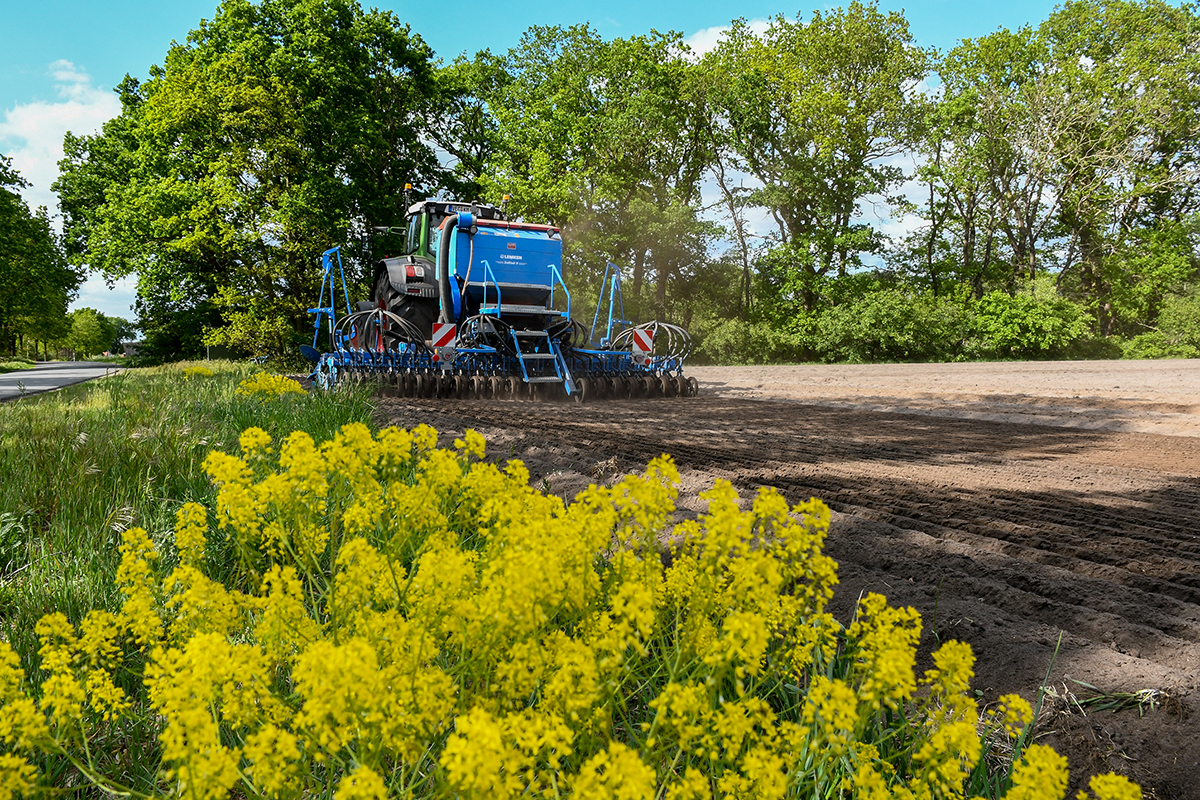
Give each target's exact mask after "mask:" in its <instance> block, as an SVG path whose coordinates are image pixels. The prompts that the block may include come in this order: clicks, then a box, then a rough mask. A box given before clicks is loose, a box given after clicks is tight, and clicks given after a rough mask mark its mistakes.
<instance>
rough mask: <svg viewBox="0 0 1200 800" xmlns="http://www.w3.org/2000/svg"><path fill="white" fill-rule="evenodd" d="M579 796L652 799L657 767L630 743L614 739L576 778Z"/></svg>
mask: <svg viewBox="0 0 1200 800" xmlns="http://www.w3.org/2000/svg"><path fill="white" fill-rule="evenodd" d="M573 788H574V791H573V792H572V796H573V797H576V798H579V800H651V798H653V797H654V792H655V776H654V770H653V769H651V768H650V767H648V766H646V764H645V763H644V762H643V761H642V760H641V759H640V758H639V757H638V754H637V753H636V752H635V751H633V750H630V749H629V748H628V747H627V746H626V745H624V744H622V743H620V742H617V741H613V742H610V743H609V745H608V748H607V749H606V750H602V751H600V752H599V753H597V754H596V755H594V756H592V757H591V758H589V759H588V760H587V761H586V762H584V764H583V766H582V767H581V768H580V770H579V774H578V775H576V776H575V779H574V781H573Z"/></svg>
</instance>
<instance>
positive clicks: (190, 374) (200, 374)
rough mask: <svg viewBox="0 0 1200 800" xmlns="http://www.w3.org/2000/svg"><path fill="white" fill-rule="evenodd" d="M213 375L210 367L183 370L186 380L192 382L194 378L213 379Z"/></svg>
mask: <svg viewBox="0 0 1200 800" xmlns="http://www.w3.org/2000/svg"><path fill="white" fill-rule="evenodd" d="M212 375H213V371H212V370H211V369H209V368H208V367H200V366H196V367H184V368H183V377H184V380H191V379H192V378H211V377H212Z"/></svg>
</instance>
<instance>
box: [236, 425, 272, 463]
mask: <svg viewBox="0 0 1200 800" xmlns="http://www.w3.org/2000/svg"><path fill="white" fill-rule="evenodd" d="M270 443H271V434H269V433H267V432H266V431H264V430H263V429H262V428H246V430H244V431H242V435H241V436H239V437H238V444H239V445H241V448H242V455H243V456H246V457H247V458H249V457H250V456H252V455H254V454H255V453H258V452H260V451H262V450H265V449H266V447H267V445H269V444H270Z"/></svg>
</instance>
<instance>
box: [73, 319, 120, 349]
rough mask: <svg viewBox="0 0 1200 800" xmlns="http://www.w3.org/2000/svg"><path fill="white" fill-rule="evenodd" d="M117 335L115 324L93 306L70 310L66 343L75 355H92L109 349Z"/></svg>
mask: <svg viewBox="0 0 1200 800" xmlns="http://www.w3.org/2000/svg"><path fill="white" fill-rule="evenodd" d="M116 337H117V325H116V323H115V321H113V320H110V319H109V318H108V317H106V316H105V315H104V314H101V313H100V312H99V311H96V310H95V309H94V308H80V309H77V310H75V311H72V312H71V332H70V334H68V335H67V345H68V346H69V347H70V348H71V349H72V350H74V351H75V353H76V355H79V356H83V357H84V358H86V357H87V356H94V355H98V354H100V353H103V352H104V351H106V350H111V349H112V346H113V341H114V340H115V339H116Z"/></svg>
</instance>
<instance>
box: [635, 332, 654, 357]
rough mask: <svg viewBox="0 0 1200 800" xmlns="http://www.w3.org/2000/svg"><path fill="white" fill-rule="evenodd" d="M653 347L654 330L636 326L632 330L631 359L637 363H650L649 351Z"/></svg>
mask: <svg viewBox="0 0 1200 800" xmlns="http://www.w3.org/2000/svg"><path fill="white" fill-rule="evenodd" d="M653 349H654V331H652V330H648V329H646V328H638V329H637V330H635V331H634V332H633V360H634V361H636V362H638V363H639V364H649V363H650V351H652V350H653Z"/></svg>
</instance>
